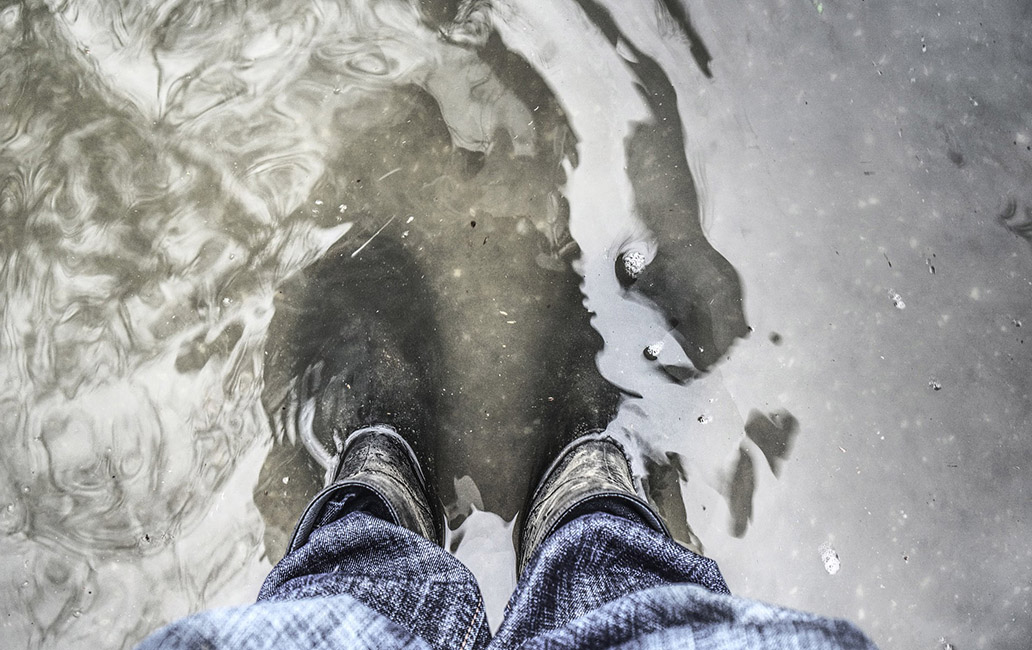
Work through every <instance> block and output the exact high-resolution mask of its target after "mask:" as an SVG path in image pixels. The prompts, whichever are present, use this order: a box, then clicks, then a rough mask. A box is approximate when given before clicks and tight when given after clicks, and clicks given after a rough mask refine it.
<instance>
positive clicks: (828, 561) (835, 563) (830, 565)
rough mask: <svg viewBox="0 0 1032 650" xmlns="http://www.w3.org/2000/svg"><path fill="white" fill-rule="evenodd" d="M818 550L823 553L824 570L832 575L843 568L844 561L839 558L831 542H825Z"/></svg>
mask: <svg viewBox="0 0 1032 650" xmlns="http://www.w3.org/2000/svg"><path fill="white" fill-rule="evenodd" d="M817 550H818V551H819V552H820V554H821V562H823V563H824V570H825V571H827V572H828V573H829V574H831V575H835V574H836V573H838V572H839V569H841V568H842V562H841V561H840V560H839V556H838V553H836V552H835V549H833V548H832V547H831V544H829V543H828V542H824V543H823V544H821V545H820V546H819V547H817Z"/></svg>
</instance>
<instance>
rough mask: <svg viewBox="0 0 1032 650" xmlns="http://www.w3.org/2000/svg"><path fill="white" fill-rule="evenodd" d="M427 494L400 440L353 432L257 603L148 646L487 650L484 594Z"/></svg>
mask: <svg viewBox="0 0 1032 650" xmlns="http://www.w3.org/2000/svg"><path fill="white" fill-rule="evenodd" d="M426 490H427V483H426V481H425V479H424V478H423V476H422V473H421V472H420V471H419V465H418V463H417V462H416V461H415V458H414V456H413V455H412V452H411V448H410V447H409V446H408V445H407V443H405V441H404V440H403V439H402V438H401V436H399V435H398V434H396V433H395V432H394V431H393V430H391V429H390V428H388V427H369V428H367V429H364V430H362V431H359V432H356V433H355V434H352V436H350V437H349V438H348V442H347V443H346V446H345V449H344V452H343V454H342V460H341V462H340V465H339V467H338V470H337V472H336V475H335V479H334V481H333V482H332V483H331V485H330V486H329V487H327V488H326V489H324V490H323V491H322V492H320V494H319V495H317V496H316V498H315V499H314V500H313V501H312V503H311V505H310V506H309V507H308V509H307V510H306V511H305V513H304V514H303V515H302V517H301V520H300V521H299V523H298V527H297V530H296V531H295V533H294V537H293V539H292V540H291V543H290V547H289V549H288V552H287V554H286V556H285V557H284V558H283V559H282V560H280V562H279V563H278V564H277V565H276V566H275V567H274V568H273V570H272V572H271V573H270V574H269V576H268V578H266V580H265V583H264V584H263V585H262V588H261V591H260V592H259V595H258V602H257V603H256V604H254V605H251V606H248V607H239V608H232V609H229V610H219V611H214V612H205V613H202V614H198V615H195V616H192V617H189V618H187V619H184V620H182V621H179V622H176V623H173V624H172V625H170V626H168V627H166V628H163V629H162V630H159V631H158V632H157V633H155V634H154V635H152V636H151V637H149V638H148V639H147V640H146V641H145V642H144V645H143V647H148V648H151V647H154V648H158V647H170V648H171V647H233V648H239V647H248V648H293V647H298V648H300V647H306V648H311V647H317V648H322V647H347V648H352V647H356V648H364V647H377V648H398V647H424V648H425V647H427V644H429V646H430V647H434V648H441V649H445V648H447V649H448V650H453V649H461V650H466V649H472V648H483V647H485V646H486V645H487V642H488V640H489V638H490V635H489V631H488V627H487V619H486V617H485V615H484V604H483V599H482V598H481V595H480V590H479V588H478V586H477V584H476V580H475V579H474V577H473V575H472V574H471V573H470V572H469V570H468V569H466V567H464V566H463V565H462V564H461V563H460V562H459V561H458V560H456V559H455V558H454V557H452V556H451V555H449V554H448V553H447V552H446V551H445V550H444V549H443V548H442V547H441V545H440V541H441V525H442V523H441V520H440V517H439V516H438V515H437V514H436V508H434V507H433V506H432V505H431V504H432V497H431V498H428V495H427V492H426ZM328 640H332V645H330V641H328Z"/></svg>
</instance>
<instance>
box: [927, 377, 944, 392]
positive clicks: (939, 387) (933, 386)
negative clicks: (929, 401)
mask: <svg viewBox="0 0 1032 650" xmlns="http://www.w3.org/2000/svg"><path fill="white" fill-rule="evenodd" d="M928 387H929V388H931V389H932V390H942V384H940V383H939V382H937V381H935V380H934V379H932V380H931V381H929V382H928Z"/></svg>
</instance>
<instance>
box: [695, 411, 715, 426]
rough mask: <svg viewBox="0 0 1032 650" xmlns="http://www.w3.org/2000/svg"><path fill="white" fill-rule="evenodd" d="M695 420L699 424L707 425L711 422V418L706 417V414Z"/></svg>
mask: <svg viewBox="0 0 1032 650" xmlns="http://www.w3.org/2000/svg"><path fill="white" fill-rule="evenodd" d="M696 420H697V421H698V423H699V424H709V423H710V422H712V421H713V416H712V415H707V414H706V413H703V414H702V415H700V416H699V417H698V418H696Z"/></svg>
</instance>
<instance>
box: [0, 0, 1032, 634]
mask: <svg viewBox="0 0 1032 650" xmlns="http://www.w3.org/2000/svg"><path fill="white" fill-rule="evenodd" d="M288 4H289V3H288ZM288 4H284V5H283V6H281V7H266V6H264V5H258V4H254V5H251V4H248V3H214V4H207V5H201V4H197V5H196V6H195V5H193V4H190V3H167V2H152V3H141V4H140V5H139V6H138V7H133V8H125V9H119V8H118V7H116V6H115V5H110V6H106V5H98V6H96V7H93V6H90V7H86V6H79V5H76V4H75V3H68V4H67V5H62V6H60V7H57V6H48V5H46V4H44V3H35V2H26V3H22V2H6V3H4V2H0V58H2V61H0V63H2V65H0V70H3V72H0V101H2V102H3V109H2V110H0V228H2V232H3V236H2V238H0V253H2V255H3V257H2V258H0V269H2V275H0V279H2V281H3V287H4V288H3V292H4V296H5V302H4V304H3V307H2V309H0V316H2V326H3V329H2V331H3V339H2V342H3V345H2V347H0V351H2V352H0V355H2V361H3V364H2V366H0V367H2V373H3V374H2V375H0V388H2V391H3V392H2V393H0V401H2V402H3V403H4V405H5V409H4V416H3V419H2V420H0V427H2V428H0V432H2V435H3V440H4V444H5V446H6V448H7V449H8V452H7V453H6V454H5V455H4V457H3V459H2V466H0V467H2V472H3V480H2V481H0V490H2V491H0V495H2V496H3V498H4V499H5V502H6V503H7V504H8V505H7V507H6V509H5V510H4V511H3V516H2V518H0V532H2V533H3V535H4V536H3V538H2V541H0V545H2V548H3V549H4V553H3V557H4V559H3V562H2V563H0V589H2V593H3V596H2V597H0V601H2V602H3V603H4V610H5V613H6V614H7V616H5V617H3V618H2V619H0V620H2V621H3V622H2V625H3V626H4V627H5V634H6V636H7V638H9V639H17V640H18V641H17V643H16V645H18V646H24V645H28V646H30V647H67V646H68V645H76V644H87V643H92V644H98V643H99V644H101V645H105V646H118V645H126V644H131V643H133V642H134V641H136V640H138V639H139V638H142V636H143V635H145V634H146V633H147V632H148V631H149V630H151V629H153V628H154V627H156V626H158V625H160V624H161V623H162V622H164V621H167V620H170V619H172V618H175V617H177V616H181V615H184V614H186V613H188V612H190V611H196V610H198V609H202V608H204V607H210V606H216V605H219V604H229V603H238V602H247V601H248V600H250V599H253V596H254V593H256V590H257V586H258V584H259V582H260V580H261V577H262V576H263V574H264V572H265V571H267V570H268V568H269V566H270V564H269V563H270V562H272V561H275V560H276V559H278V558H279V557H280V555H281V554H282V550H283V548H284V546H285V542H286V539H285V537H286V535H288V534H289V532H290V530H291V528H292V526H293V523H294V517H295V516H296V514H297V512H298V511H299V510H300V508H301V507H303V505H304V504H305V503H306V502H307V499H308V498H310V496H311V495H312V494H313V493H314V492H315V491H316V490H318V488H319V487H320V486H321V484H322V481H323V478H324V474H325V469H326V467H327V466H331V465H332V460H333V459H332V457H333V454H334V453H335V451H336V444H337V441H339V440H340V439H341V437H342V436H343V435H346V433H347V431H348V430H349V429H350V428H353V427H354V426H356V425H357V424H361V423H364V422H368V421H372V420H385V419H390V420H392V421H393V422H394V423H395V424H397V425H398V426H399V428H401V429H402V430H403V432H405V433H406V434H407V435H408V436H409V437H411V438H412V440H413V441H414V442H415V444H416V446H417V449H418V451H419V452H420V454H421V455H422V456H423V457H424V458H425V459H426V462H427V463H428V465H429V466H431V467H432V468H433V470H434V473H435V475H436V479H437V487H438V490H439V492H440V494H441V497H442V499H443V501H444V502H445V504H446V506H447V508H448V514H449V521H450V524H451V526H452V528H453V530H452V532H451V535H450V540H449V543H448V546H449V549H450V550H452V552H454V553H456V554H457V555H458V556H459V557H460V558H462V559H463V560H464V561H466V562H467V563H468V564H469V565H470V566H471V567H473V569H474V571H475V573H476V574H477V575H478V577H479V578H480V579H481V582H482V584H483V585H484V588H485V598H486V599H487V602H488V606H489V610H490V611H489V615H490V617H491V619H492V622H493V623H497V620H498V616H499V615H500V611H501V607H502V605H503V604H504V600H505V597H506V595H507V593H508V591H509V590H511V585H512V580H513V573H512V567H511V566H508V565H507V564H506V562H507V561H509V562H511V553H512V551H511V541H510V540H511V534H512V525H513V524H512V523H511V521H512V520H513V518H514V517H515V516H516V514H517V512H518V511H519V509H520V507H521V505H522V502H523V499H524V496H525V493H526V491H527V489H528V488H529V487H530V486H532V485H533V483H534V482H535V481H536V479H537V475H538V473H539V472H540V468H541V467H542V466H543V465H544V464H546V463H547V461H548V460H549V457H550V456H551V455H552V454H553V453H554V451H555V450H556V449H558V448H561V446H562V445H563V444H564V443H565V441H567V440H568V439H570V438H571V437H572V436H574V435H576V434H577V433H578V432H581V431H584V430H587V429H592V428H602V427H605V428H607V430H608V431H610V432H611V433H612V434H613V435H614V436H617V437H618V438H620V439H621V440H623V441H624V442H625V444H626V445H627V446H628V448H629V449H630V450H631V452H632V455H633V459H634V462H635V466H636V470H637V472H638V474H639V476H641V478H642V482H643V489H644V490H645V491H646V494H647V496H648V497H649V499H650V500H651V501H652V502H653V503H654V504H655V505H656V506H657V507H658V508H659V509H660V511H661V512H662V513H663V515H664V516H665V518H666V519H667V520H668V522H669V523H670V525H671V528H672V530H673V531H674V533H675V535H676V536H677V537H678V539H680V540H681V541H682V542H684V543H686V544H689V545H691V546H693V547H694V548H698V549H700V550H704V551H705V552H706V553H707V554H708V555H710V556H712V557H714V558H716V559H717V560H718V562H719V563H720V566H721V568H722V569H723V571H724V573H725V576H726V577H727V579H728V582H729V584H730V585H731V588H732V590H733V591H735V592H736V593H739V594H742V595H746V596H750V597H754V598H759V599H762V600H768V601H772V602H777V603H780V604H784V605H788V606H792V607H798V608H801V609H806V610H811V611H817V612H820V613H822V614H828V615H834V616H842V617H846V618H849V619H851V620H853V621H855V622H857V623H858V624H859V625H860V626H861V628H863V629H864V630H865V631H866V632H868V633H869V634H870V635H871V636H872V638H873V639H874V640H875V641H876V642H877V643H878V644H879V645H880V646H881V647H883V648H887V649H891V648H912V647H922V648H925V647H926V648H946V647H953V648H1023V647H1026V646H1027V638H1028V636H1029V633H1030V632H1032V624H1030V623H1029V621H1030V620H1032V616H1030V606H1029V592H1030V589H1032V546H1030V545H1029V544H1028V543H1027V538H1028V534H1029V532H1030V531H1029V516H1030V514H1032V512H1030V509H1032V507H1030V505H1029V504H1030V503H1032V500H1030V499H1029V498H1028V489H1029V487H1028V485H1029V484H1028V480H1027V479H1026V478H1025V476H1026V474H1027V465H1028V464H1029V461H1030V459H1032V441H1030V440H1029V438H1028V434H1029V431H1030V430H1032V429H1030V420H1032V401H1030V400H1029V389H1030V385H1029V367H1030V366H1029V355H1028V352H1027V351H1026V343H1025V336H1024V331H1025V329H1027V327H1029V326H1032V325H1029V323H1032V314H1030V313H1029V312H1030V309H1032V308H1030V304H1032V303H1030V297H1032V245H1030V241H1032V239H1030V237H1029V232H1030V228H1029V222H1030V221H1032V217H1030V216H1029V215H1030V214H1032V213H1030V212H1029V210H1030V209H1032V208H1030V206H1032V203H1030V201H1032V197H1030V196H1029V190H1028V188H1029V186H1030V180H1032V178H1030V176H1032V172H1030V169H1032V166H1030V165H1032V131H1030V128H1032V127H1030V124H1032V113H1030V109H1029V108H1028V107H1029V106H1030V105H1032V104H1030V103H1029V99H1030V84H1032V69H1030V67H1032V49H1030V46H1029V45H1028V43H1030V42H1032V40H1030V39H1029V38H1028V36H1029V33H1028V32H1029V31H1030V29H1032V15H1030V13H1029V10H1028V9H1027V8H1025V7H1024V5H1023V4H1022V3H1020V2H1010V3H1003V4H995V5H991V6H990V5H981V4H980V5H970V6H964V7H958V6H952V5H951V6H935V5H929V6H922V7H912V6H895V7H874V6H867V5H866V4H863V5H860V6H856V7H845V6H837V5H830V4H829V5H825V4H823V3H811V2H806V1H801V2H797V3H792V4H790V3H777V4H774V5H768V4H762V3H747V4H745V5H735V6H730V5H728V6H724V5H720V6H717V5H712V4H705V3H698V2H689V3H683V4H681V3H677V2H662V3H654V4H653V3H637V2H635V3H626V2H625V3H616V2H591V1H588V0H583V1H581V2H567V3H549V4H535V3H519V2H517V3H501V2H499V3H494V4H492V5H490V6H489V5H487V4H479V3H472V4H464V5H463V7H462V9H461V10H457V8H456V7H455V6H453V5H452V4H451V3H446V2H442V3H423V4H422V8H421V10H420V11H421V12H422V13H420V11H417V10H415V9H414V8H413V6H412V5H408V4H406V3H400V2H399V3H350V4H338V3H333V2H315V3H298V5H297V6H296V7H292V6H288ZM457 11H458V15H457V14H456V12H457ZM456 15H457V18H456ZM112 26H113V27H112ZM112 35H114V36H112ZM442 35H443V36H442ZM628 259H636V260H637V262H636V263H638V264H639V265H640V263H641V262H643V263H644V266H643V268H636V269H635V270H634V273H631V274H627V273H625V271H626V269H627V268H628V266H626V262H627V260H628ZM632 266H633V264H632ZM646 349H648V353H647V354H646V353H644V352H643V351H646ZM155 584H160V585H161V586H162V589H161V590H154V589H153V586H154V585H155ZM158 593H160V594H161V595H160V597H158V596H157V595H156V594H158ZM126 612H132V615H131V616H126Z"/></svg>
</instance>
